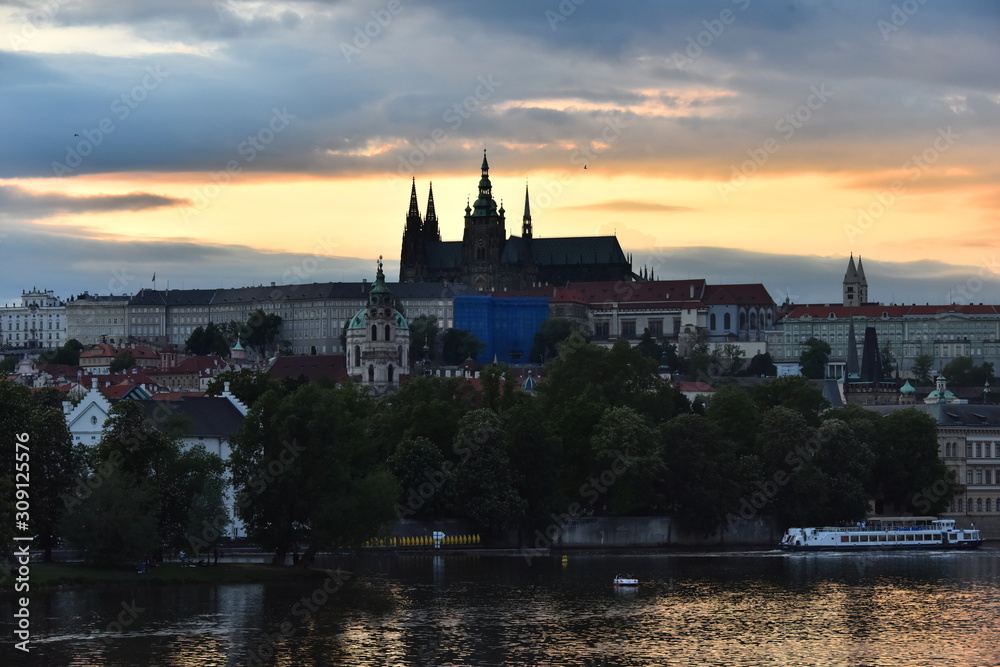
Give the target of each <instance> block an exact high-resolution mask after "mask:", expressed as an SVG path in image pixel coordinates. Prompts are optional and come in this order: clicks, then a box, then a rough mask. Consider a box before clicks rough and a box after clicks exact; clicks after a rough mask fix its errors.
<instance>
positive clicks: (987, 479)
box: [965, 468, 1000, 484]
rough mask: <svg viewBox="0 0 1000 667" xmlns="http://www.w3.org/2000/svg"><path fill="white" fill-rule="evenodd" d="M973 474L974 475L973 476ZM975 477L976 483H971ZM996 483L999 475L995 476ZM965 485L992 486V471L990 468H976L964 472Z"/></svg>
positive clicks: (999, 477) (999, 478) (999, 479)
mask: <svg viewBox="0 0 1000 667" xmlns="http://www.w3.org/2000/svg"><path fill="white" fill-rule="evenodd" d="M973 473H975V474H973ZM973 477H975V479H976V481H975V482H973V481H972V479H973ZM997 481H998V482H1000V475H997ZM965 483H966V484H992V483H993V471H992V469H990V468H985V469H983V468H977V469H976V470H966V471H965Z"/></svg>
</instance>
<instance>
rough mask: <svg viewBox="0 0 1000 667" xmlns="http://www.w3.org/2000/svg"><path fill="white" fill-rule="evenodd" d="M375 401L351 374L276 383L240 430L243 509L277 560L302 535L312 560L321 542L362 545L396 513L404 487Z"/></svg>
mask: <svg viewBox="0 0 1000 667" xmlns="http://www.w3.org/2000/svg"><path fill="white" fill-rule="evenodd" d="M372 407H373V399H372V398H371V397H370V396H369V395H368V394H367V392H366V391H365V390H364V389H363V388H361V387H359V386H357V385H355V384H353V383H348V384H344V385H338V386H336V387H323V386H320V385H319V384H307V385H303V386H301V387H299V388H298V389H296V390H295V391H293V392H291V393H289V394H287V395H284V394H282V393H281V392H279V391H278V390H276V389H269V390H268V391H267V392H265V393H264V395H263V396H261V397H260V399H258V400H257V402H256V403H254V406H253V408H251V410H250V412H249V414H248V415H247V418H246V420H245V421H244V422H243V426H242V427H241V428H240V430H239V431H238V432H237V433H236V434H235V435H234V436H233V439H232V456H231V459H230V461H231V470H232V473H233V479H234V480H237V494H238V498H239V501H238V502H237V506H238V512H239V514H240V517H241V518H242V519H243V521H244V523H245V525H246V526H247V531H248V533H249V534H250V536H251V537H252V538H253V539H254V540H255V541H257V542H258V543H259V544H261V546H262V547H264V548H265V549H269V550H271V551H273V553H274V559H273V562H274V563H275V564H281V563H282V562H284V559H285V555H286V554H287V553H288V552H289V551H292V550H294V549H296V548H297V544H298V543H299V542H303V541H304V542H305V543H306V544H307V545H308V546H307V549H306V553H305V555H304V560H303V562H304V563H309V562H310V561H311V560H312V557H313V556H314V555H315V553H316V552H317V551H319V550H323V549H332V548H342V547H357V546H360V545H361V544H362V543H363V542H364V541H365V540H367V539H370V538H373V537H377V536H379V535H380V534H383V533H384V532H385V531H386V529H387V527H388V526H389V524H391V522H392V521H394V520H395V519H396V514H395V510H394V505H395V503H396V501H397V500H398V498H399V495H400V487H399V485H398V483H397V482H396V481H395V479H394V478H393V477H392V474H391V473H390V472H389V470H388V468H387V466H386V459H387V455H388V452H386V451H384V449H382V448H381V447H380V446H379V444H378V440H377V439H374V438H372V437H370V435H369V434H368V432H367V428H366V426H367V421H368V416H369V414H370V412H371V410H372Z"/></svg>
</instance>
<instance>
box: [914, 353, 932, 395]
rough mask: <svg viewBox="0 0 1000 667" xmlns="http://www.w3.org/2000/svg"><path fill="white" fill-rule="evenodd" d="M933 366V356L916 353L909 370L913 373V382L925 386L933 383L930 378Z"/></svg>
mask: <svg viewBox="0 0 1000 667" xmlns="http://www.w3.org/2000/svg"><path fill="white" fill-rule="evenodd" d="M933 368H934V356H933V355H930V354H918V355H917V356H915V357H914V358H913V367H912V368H911V369H910V372H911V373H913V381H914V384H917V385H922V386H925V387H926V386H927V385H930V384H934V381H933V380H932V379H931V370H932V369H933Z"/></svg>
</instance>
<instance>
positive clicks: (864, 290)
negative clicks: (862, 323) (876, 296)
mask: <svg viewBox="0 0 1000 667" xmlns="http://www.w3.org/2000/svg"><path fill="white" fill-rule="evenodd" d="M866 303H868V280H867V279H866V278H865V267H864V266H862V264H861V255H858V265H857V266H855V265H854V253H851V261H850V262H849V263H848V264H847V272H846V273H845V274H844V305H845V306H863V305H865V304H866Z"/></svg>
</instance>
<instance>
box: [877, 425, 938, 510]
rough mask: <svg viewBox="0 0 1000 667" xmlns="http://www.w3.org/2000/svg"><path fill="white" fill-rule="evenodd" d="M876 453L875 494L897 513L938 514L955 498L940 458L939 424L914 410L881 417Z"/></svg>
mask: <svg viewBox="0 0 1000 667" xmlns="http://www.w3.org/2000/svg"><path fill="white" fill-rule="evenodd" d="M881 426H882V435H881V437H880V438H879V440H878V446H877V448H876V450H875V453H876V461H875V472H874V479H875V482H876V483H875V495H876V497H877V498H880V499H881V500H882V501H883V502H884V503H885V504H886V506H887V507H892V508H894V509H893V512H894V513H896V512H898V513H901V514H902V513H914V514H924V515H926V514H938V513H940V512H943V511H944V510H945V509H946V508H947V507H948V504H949V503H950V502H951V499H952V497H953V495H954V490H955V480H954V479H952V478H951V476H950V475H949V471H948V467H947V466H946V465H945V464H944V462H943V461H942V460H941V459H940V458H939V457H938V442H937V424H936V422H935V420H934V418H933V417H931V416H930V415H927V414H925V413H922V412H918V411H917V410H914V409H907V410H897V411H895V412H891V413H889V414H887V415H886V416H884V417H882V424H881Z"/></svg>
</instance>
